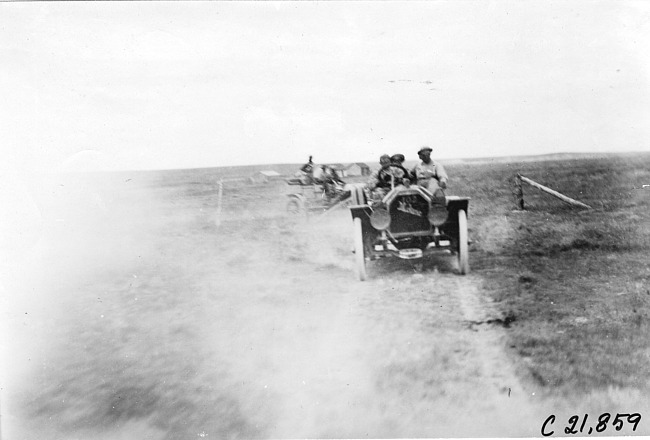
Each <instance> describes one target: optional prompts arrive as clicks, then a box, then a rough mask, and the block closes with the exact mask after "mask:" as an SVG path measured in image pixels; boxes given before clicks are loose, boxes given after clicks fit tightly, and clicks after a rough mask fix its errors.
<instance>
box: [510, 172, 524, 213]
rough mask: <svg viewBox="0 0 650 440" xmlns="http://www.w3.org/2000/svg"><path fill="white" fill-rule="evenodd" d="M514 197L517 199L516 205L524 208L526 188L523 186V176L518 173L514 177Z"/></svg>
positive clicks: (521, 208)
mask: <svg viewBox="0 0 650 440" xmlns="http://www.w3.org/2000/svg"><path fill="white" fill-rule="evenodd" d="M512 197H513V198H514V199H515V206H516V207H517V209H520V210H522V211H523V210H524V209H526V208H525V207H524V189H523V188H522V186H521V176H520V175H519V174H517V175H516V176H515V178H514V184H513V187H512Z"/></svg>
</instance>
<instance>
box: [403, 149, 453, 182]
mask: <svg viewBox="0 0 650 440" xmlns="http://www.w3.org/2000/svg"><path fill="white" fill-rule="evenodd" d="M432 151H433V149H432V148H431V147H427V146H424V147H422V148H420V150H419V151H418V157H419V158H420V160H421V162H420V163H419V164H417V165H416V166H415V167H414V168H413V171H412V173H413V175H414V177H415V178H416V179H417V184H418V185H420V186H422V187H424V188H427V189H428V190H429V191H431V193H432V194H435V193H436V192H437V191H438V190H439V189H443V190H444V189H446V188H447V182H448V181H449V177H448V176H447V172H446V171H445V169H444V167H443V166H442V164H441V163H438V162H434V161H433V160H432V159H431V152H432Z"/></svg>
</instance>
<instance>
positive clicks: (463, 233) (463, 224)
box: [458, 209, 469, 275]
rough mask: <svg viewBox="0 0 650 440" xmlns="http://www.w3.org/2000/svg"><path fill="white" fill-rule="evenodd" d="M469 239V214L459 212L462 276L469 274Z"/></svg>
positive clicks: (459, 268) (459, 260)
mask: <svg viewBox="0 0 650 440" xmlns="http://www.w3.org/2000/svg"><path fill="white" fill-rule="evenodd" d="M467 243H468V237H467V213H466V212H465V211H464V210H462V209H461V210H459V211H458V270H459V272H460V274H461V275H465V274H468V273H469V249H468V244H467Z"/></svg>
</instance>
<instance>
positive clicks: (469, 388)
mask: <svg viewBox="0 0 650 440" xmlns="http://www.w3.org/2000/svg"><path fill="white" fill-rule="evenodd" d="M190 180H191V179H190ZM42 185H43V186H41V188H45V190H44V191H41V192H40V193H39V195H38V196H36V197H34V204H33V205H32V204H29V203H28V204H26V205H24V207H23V208H22V209H23V213H24V212H27V213H32V214H33V215H34V216H36V220H34V221H32V223H29V224H27V223H26V224H25V225H23V228H24V229H23V231H31V232H28V233H24V234H23V235H24V237H26V238H25V239H23V242H22V244H19V245H16V243H13V244H12V243H9V245H6V246H5V247H4V248H3V260H2V261H3V266H2V270H3V273H2V275H3V278H2V281H3V283H2V289H3V290H2V301H3V303H2V312H1V313H2V320H1V322H2V335H3V338H2V346H1V348H2V359H3V364H2V371H1V374H2V376H1V377H0V380H1V383H2V395H1V396H0V398H1V399H2V402H1V409H2V435H3V439H5V440H6V439H8V440H14V439H25V440H29V439H44V438H47V439H75V438H97V439H118V440H119V439H133V438H138V439H152V440H153V439H165V440H167V439H186V438H187V439H189V438H197V437H198V438H305V437H310V438H332V437H334V438H350V437H351V438H361V437H371V438H385V437H481V436H533V435H538V434H539V428H540V426H541V423H542V422H543V420H544V419H545V417H546V416H547V415H548V414H550V413H549V412H548V411H550V410H551V408H549V407H547V406H545V405H544V404H541V403H537V402H536V401H535V399H536V398H535V396H534V394H533V393H534V390H533V391H531V390H530V389H525V388H524V387H523V386H522V385H521V384H520V383H519V382H518V380H517V375H516V374H515V373H516V372H515V371H514V370H513V368H512V365H511V363H510V361H509V360H508V357H507V355H506V354H505V353H504V351H503V349H502V347H503V344H504V339H503V338H504V335H503V333H501V332H500V331H499V330H498V329H492V328H481V329H479V330H477V329H476V328H472V326H471V325H470V323H469V321H471V320H476V319H478V318H476V316H478V315H480V314H481V313H483V314H485V313H487V314H488V315H489V314H490V313H496V312H492V311H491V309H490V306H489V305H487V304H486V303H485V301H483V300H477V299H476V298H479V297H480V291H479V289H480V279H479V278H477V277H474V276H468V277H462V278H461V277H458V276H457V275H456V274H455V273H454V264H453V261H450V260H449V259H445V257H443V258H440V259H434V260H426V261H423V262H420V263H411V262H401V261H397V262H376V263H373V264H372V265H371V267H370V268H369V273H370V275H371V280H370V281H369V282H366V283H360V282H358V281H356V278H355V276H354V270H353V269H354V266H353V258H352V254H351V249H352V242H351V222H350V218H349V213H348V212H346V211H345V210H342V211H339V212H335V213H332V214H330V215H328V216H316V215H313V216H310V217H309V218H304V217H288V216H287V215H285V214H284V213H283V212H282V211H283V210H282V208H283V207H282V201H281V199H279V198H277V197H276V198H275V199H274V198H273V197H266V196H264V195H259V194H258V193H257V191H261V190H260V189H256V188H254V187H251V188H250V189H246V190H242V189H239V190H238V191H239V192H235V191H234V190H233V191H232V192H231V195H232V194H235V195H237V197H234V196H231V197H230V198H229V201H228V203H227V204H224V206H223V211H222V217H221V218H220V220H221V221H220V222H219V226H217V224H216V223H215V215H216V213H217V202H216V200H215V194H216V191H215V188H214V185H213V184H212V183H211V182H205V181H201V180H199V181H187V180H183V179H179V180H178V181H176V182H174V181H171V182H170V181H169V180H165V179H162V178H161V176H160V175H158V174H156V173H148V174H147V173H140V174H138V173H136V174H133V175H127V174H108V175H94V176H88V175H86V176H67V177H65V178H64V177H61V176H58V177H56V178H52V179H51V180H49V181H47V182H45V183H43V184H42ZM16 206H18V205H16ZM17 226H21V225H20V224H18V225H17ZM14 227H16V224H15V225H14ZM10 245H11V246H10ZM477 314H478V315H477ZM547 413H548V414H547Z"/></svg>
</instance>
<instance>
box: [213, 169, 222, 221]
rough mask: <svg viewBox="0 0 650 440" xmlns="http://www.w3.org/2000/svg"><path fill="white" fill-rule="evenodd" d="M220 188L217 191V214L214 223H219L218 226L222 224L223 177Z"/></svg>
mask: <svg viewBox="0 0 650 440" xmlns="http://www.w3.org/2000/svg"><path fill="white" fill-rule="evenodd" d="M218 188H219V191H218V192H217V216H216V218H215V220H214V224H215V225H217V228H218V227H219V226H221V201H222V199H223V178H221V179H219V184H218Z"/></svg>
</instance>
